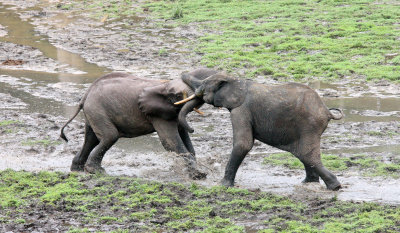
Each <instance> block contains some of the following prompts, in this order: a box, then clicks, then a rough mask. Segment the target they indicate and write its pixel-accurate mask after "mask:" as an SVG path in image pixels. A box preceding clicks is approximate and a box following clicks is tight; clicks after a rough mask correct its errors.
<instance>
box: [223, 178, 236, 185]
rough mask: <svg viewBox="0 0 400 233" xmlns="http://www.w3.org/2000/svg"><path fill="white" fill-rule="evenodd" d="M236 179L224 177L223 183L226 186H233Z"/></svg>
mask: <svg viewBox="0 0 400 233" xmlns="http://www.w3.org/2000/svg"><path fill="white" fill-rule="evenodd" d="M233 184H234V181H233V180H228V179H225V178H224V179H222V181H221V185H222V186H225V187H233Z"/></svg>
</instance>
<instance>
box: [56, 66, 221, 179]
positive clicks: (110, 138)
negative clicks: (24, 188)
mask: <svg viewBox="0 0 400 233" xmlns="http://www.w3.org/2000/svg"><path fill="white" fill-rule="evenodd" d="M215 73H216V71H214V70H211V69H199V70H195V71H193V72H191V73H190V75H192V76H193V77H196V80H197V79H198V80H203V79H205V78H207V77H208V76H210V75H212V74H215ZM193 93H194V91H193V89H191V88H190V86H188V85H186V84H185V83H183V82H182V80H181V79H176V80H171V81H168V80H151V79H141V78H137V77H135V76H133V75H130V74H126V73H111V74H107V75H105V76H103V77H100V78H98V79H97V80H95V81H94V82H93V84H92V85H91V86H90V87H89V89H88V91H87V92H86V93H85V95H84V96H83V98H82V100H81V101H80V103H79V107H78V109H77V110H76V112H75V114H74V116H73V117H72V118H71V119H69V120H68V121H67V122H66V123H65V125H64V126H63V127H62V129H61V138H63V139H64V140H66V141H68V140H67V138H66V136H65V134H64V128H65V127H66V126H67V125H68V123H70V122H71V121H72V120H73V119H74V118H75V117H76V116H77V115H78V113H79V112H80V110H81V109H83V112H84V117H85V139H84V144H83V147H82V149H81V150H80V151H79V152H78V153H77V155H76V156H75V157H74V159H73V161H72V165H71V171H86V172H89V173H95V172H104V169H103V168H102V167H101V162H102V160H103V157H104V154H105V153H106V152H107V150H108V149H110V147H111V146H112V145H113V144H114V143H115V142H116V141H117V140H118V138H121V137H126V138H133V137H138V136H141V135H146V134H150V133H153V132H157V134H158V136H159V138H160V141H161V143H162V145H163V147H164V148H165V149H166V150H168V151H173V152H176V153H178V154H180V155H182V157H183V158H184V159H185V162H186V164H187V166H188V171H189V176H190V177H191V178H192V179H203V178H205V177H206V174H205V173H202V172H200V171H199V170H197V168H196V159H195V151H194V148H193V146H192V143H191V140H190V138H189V134H188V132H187V130H186V129H185V128H184V127H181V126H180V125H179V123H178V114H179V111H180V110H181V106H177V105H174V102H176V101H178V100H181V99H182V98H184V97H186V95H190V94H193ZM188 104H189V103H188ZM190 104H191V109H193V108H199V107H200V106H201V105H202V104H203V102H202V101H191V103H190Z"/></svg>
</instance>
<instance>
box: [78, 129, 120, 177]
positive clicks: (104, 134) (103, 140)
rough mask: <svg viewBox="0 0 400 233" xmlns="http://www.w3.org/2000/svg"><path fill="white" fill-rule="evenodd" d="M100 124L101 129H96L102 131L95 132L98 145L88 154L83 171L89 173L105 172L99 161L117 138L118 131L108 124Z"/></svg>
mask: <svg viewBox="0 0 400 233" xmlns="http://www.w3.org/2000/svg"><path fill="white" fill-rule="evenodd" d="M102 124H103V125H102V127H98V128H99V129H102V131H100V132H96V131H95V133H96V136H97V138H98V139H99V143H98V145H97V146H96V147H95V148H94V149H93V150H92V152H91V153H90V154H89V158H88V159H87V161H86V164H85V167H84V170H85V171H86V172H89V173H96V172H105V171H104V169H103V168H102V167H101V161H102V160H103V157H104V154H105V153H106V152H107V150H108V149H110V148H111V147H112V146H113V145H114V143H115V142H116V141H117V140H118V138H119V133H118V130H117V128H115V126H114V125H112V124H111V123H110V122H102Z"/></svg>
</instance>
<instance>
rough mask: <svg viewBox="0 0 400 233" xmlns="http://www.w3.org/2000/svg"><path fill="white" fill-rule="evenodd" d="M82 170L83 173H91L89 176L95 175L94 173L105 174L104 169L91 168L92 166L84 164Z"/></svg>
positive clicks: (98, 167)
mask: <svg viewBox="0 0 400 233" xmlns="http://www.w3.org/2000/svg"><path fill="white" fill-rule="evenodd" d="M84 170H85V172H87V173H91V174H96V173H100V174H106V170H105V169H104V168H102V167H101V166H92V165H87V164H86V165H85V168H84Z"/></svg>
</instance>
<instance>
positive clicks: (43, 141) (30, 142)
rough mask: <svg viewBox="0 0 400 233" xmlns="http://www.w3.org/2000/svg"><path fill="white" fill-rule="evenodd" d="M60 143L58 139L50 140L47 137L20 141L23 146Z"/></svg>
mask: <svg viewBox="0 0 400 233" xmlns="http://www.w3.org/2000/svg"><path fill="white" fill-rule="evenodd" d="M61 143H62V142H60V141H54V140H50V139H49V138H46V139H39V140H27V141H26V142H22V145H24V146H34V145H42V146H44V147H48V146H55V145H59V144H61Z"/></svg>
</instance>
